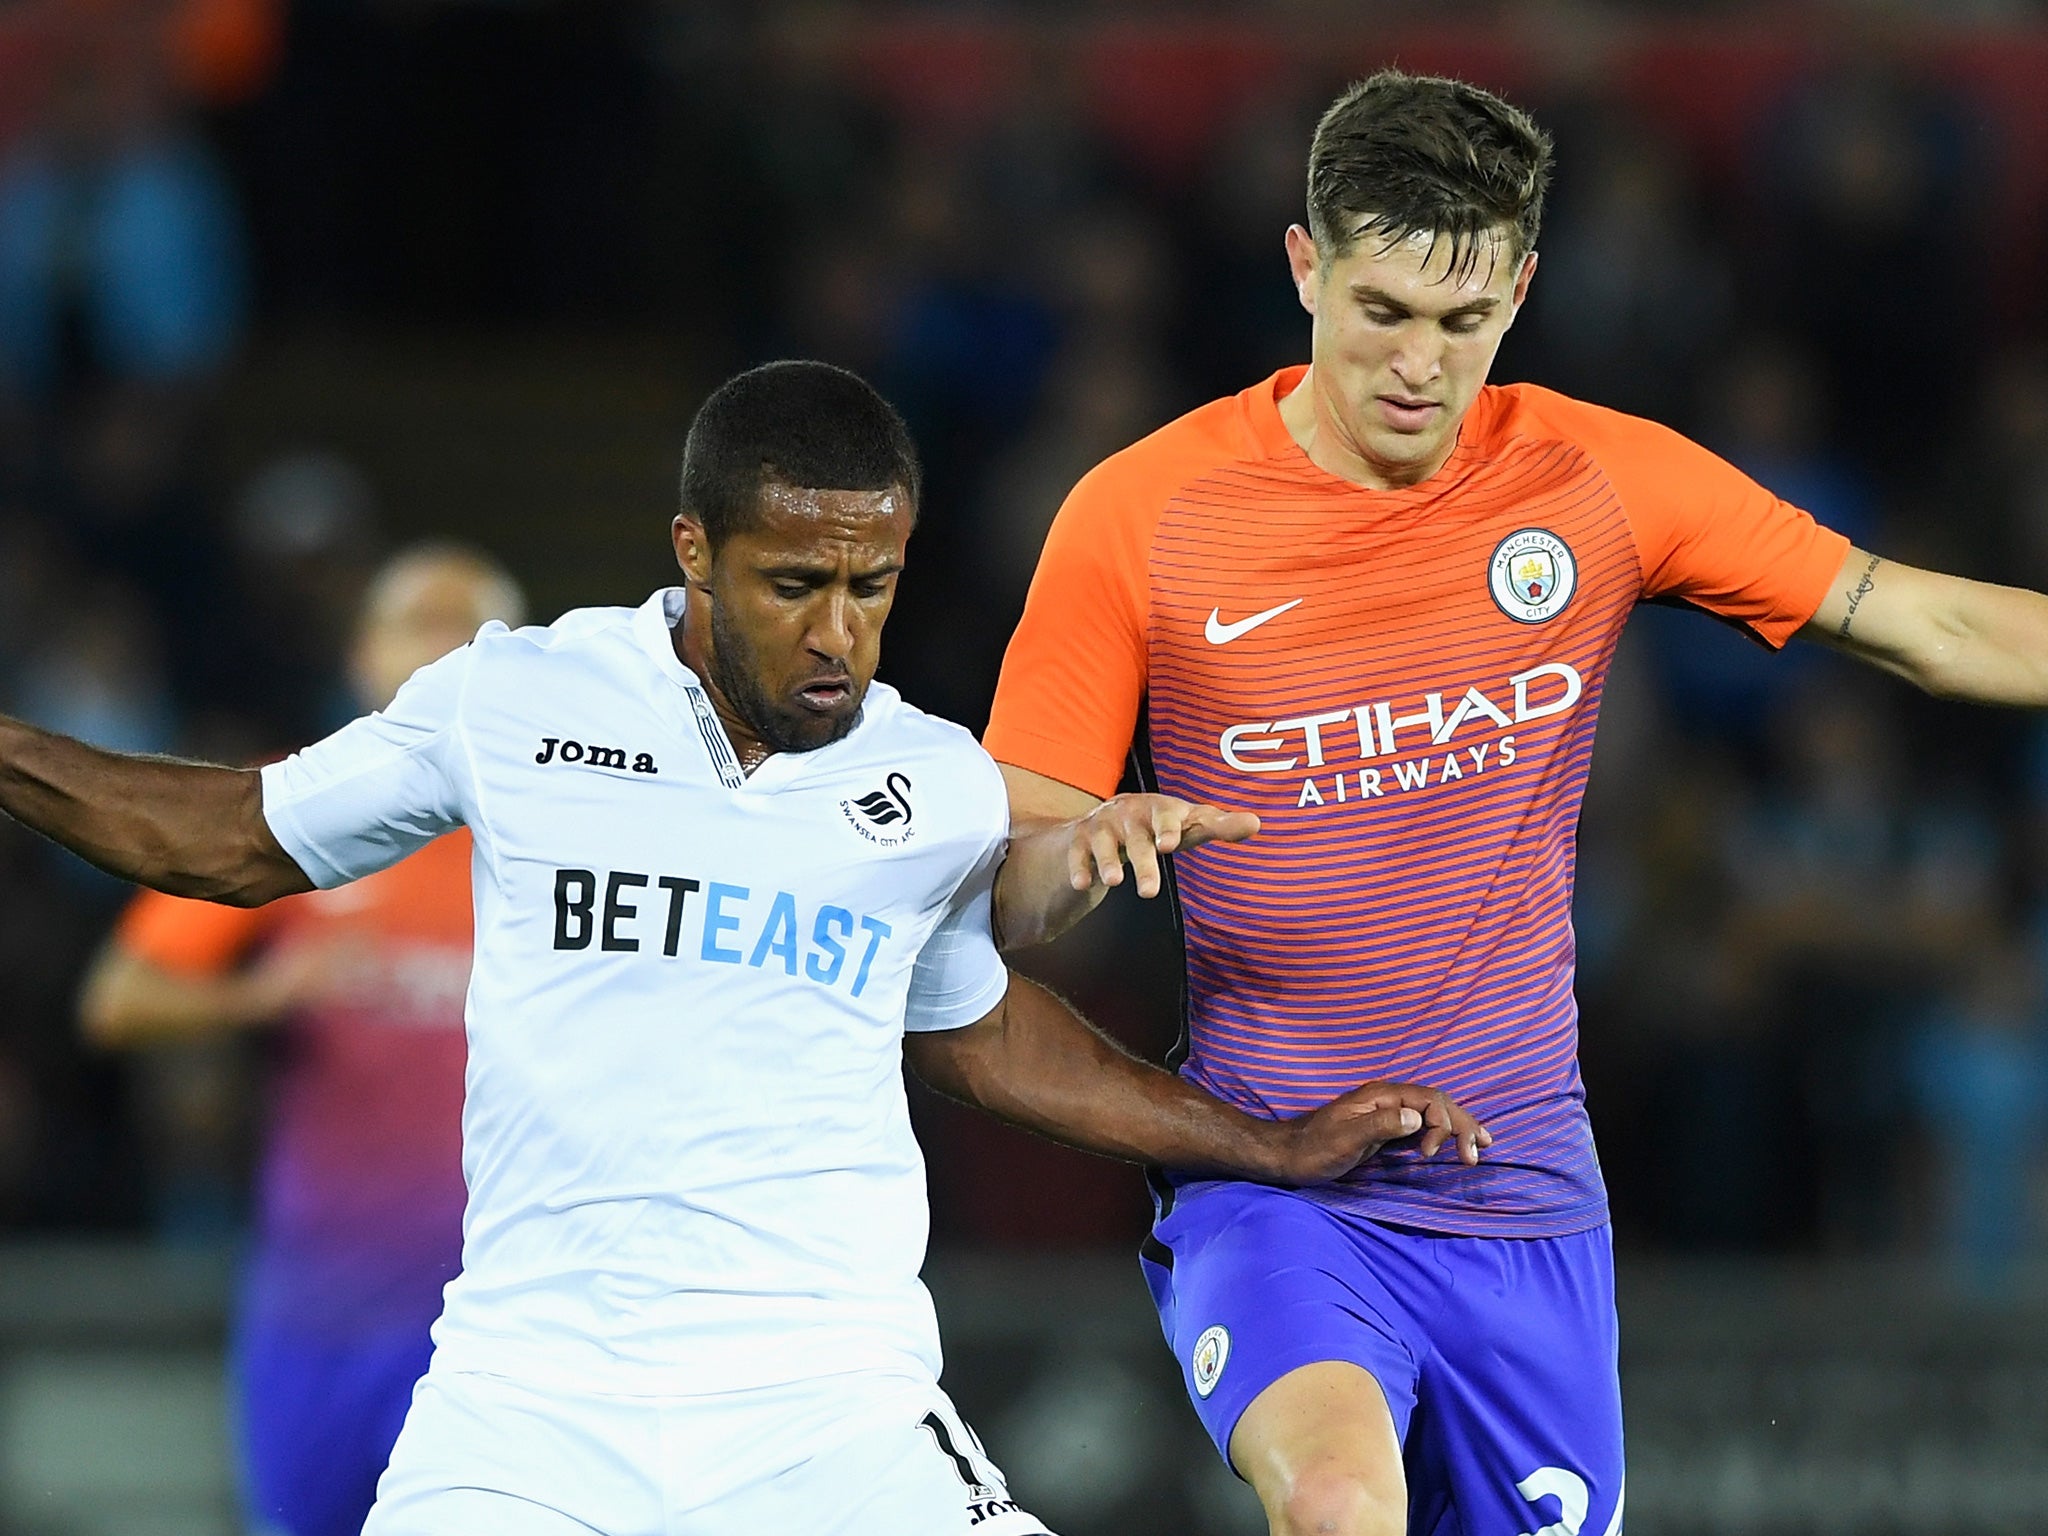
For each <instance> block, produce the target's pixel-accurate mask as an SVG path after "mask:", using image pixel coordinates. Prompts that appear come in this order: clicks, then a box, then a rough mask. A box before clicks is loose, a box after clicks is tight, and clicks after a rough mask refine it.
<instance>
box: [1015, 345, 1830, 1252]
mask: <svg viewBox="0 0 2048 1536" xmlns="http://www.w3.org/2000/svg"><path fill="white" fill-rule="evenodd" d="M1303 372H1304V370H1302V369H1299V368H1296V369H1290V370H1285V371H1283V372H1281V373H1279V374H1276V375H1275V376H1274V377H1273V378H1271V379H1268V380H1267V381H1265V382H1264V383H1262V384H1259V385H1257V386H1255V387H1254V388H1252V389H1249V390H1246V391H1245V392H1244V393H1243V394H1240V395H1237V396H1234V397H1231V398H1229V399H1225V400H1220V401H1217V402H1215V403H1213V404H1211V405H1208V406H1205V407H1203V408H1202V409H1200V410H1197V411H1194V412H1193V413H1191V414H1189V415H1187V416H1184V417H1182V418H1181V419H1180V420H1178V421H1175V422H1173V423H1171V424H1169V425H1168V426H1166V427H1164V428H1162V429H1160V430H1159V431H1158V432H1155V433H1154V434H1152V435H1151V436H1150V437H1147V438H1145V439H1143V440H1142V441H1141V442H1139V443H1137V444H1135V445H1134V446H1132V447H1130V448H1128V449H1125V450H1124V451H1123V452H1121V453H1119V454H1116V455H1114V456H1113V457H1111V458H1110V459H1108V460H1106V461H1105V462H1104V463H1102V464H1101V465H1099V466H1098V467H1097V468H1096V469H1094V470H1093V471H1091V472H1090V473H1089V474H1088V475H1087V477H1086V478H1084V479H1083V480H1082V481H1081V483H1080V484H1079V485H1078V486H1077V487H1076V488H1075V489H1074V491H1073V493H1072V495H1071V496H1070V497H1069V498H1068V500H1067V503H1066V505H1065V506H1064V507H1063V508H1062V509H1061V511H1060V514H1059V517H1058V518H1057V520H1056V521H1055V523H1054V525H1053V528H1052V531H1051V533H1050V535H1049V536H1048V538H1047V540H1046V545H1045V551H1044V554H1043V556H1042V557H1041V559H1040V562H1039V567H1038V571H1037V574H1036V576H1035V577H1034V579H1033V582H1032V587H1031V595H1030V599H1029V601H1028V603H1027V604H1026V607H1025V612H1024V618H1023V621H1022V623H1021V624H1020V625H1019V627H1018V630H1017V633H1016V635H1015V637H1014V638H1013V639H1012V641H1011V643H1010V649H1009V653H1008V655H1007V656H1006V658H1005V660H1004V664H1003V674H1002V682H1001V684H1000V686H999V688H998V690H997V694H996V701H995V708H994V712H993V716H992V718H991V721H990V724H989V729H988V735H987V740H986V745H987V747H988V750H989V752H990V753H991V754H992V755H993V756H994V757H996V758H997V759H998V760H999V761H1001V762H1005V763H1011V764H1014V765H1016V766H1018V767H1020V768H1025V769H1029V770H1030V771H1032V772H1034V773H1039V774H1043V775H1045V776H1047V777H1049V778H1053V779H1057V780H1060V781H1062V782H1064V783H1067V784H1071V785H1075V786H1077V787H1079V788H1081V789H1085V790H1087V791H1089V792H1090V793H1093V794H1096V795H1103V796H1107V795H1109V794H1111V793H1113V792H1114V790H1115V788H1116V785H1117V782H1118V780H1119V778H1120V776H1121V774H1122V771H1123V764H1124V762H1125V759H1126V757H1127V755H1128V753H1129V752H1130V750H1131V748H1132V746H1133V739H1134V736H1136V735H1137V733H1138V731H1139V729H1140V724H1139V722H1140V712H1141V706H1142V711H1143V722H1144V723H1143V730H1144V735H1145V740H1144V742H1143V746H1144V748H1145V750H1146V755H1147V756H1148V757H1149V761H1150V771H1151V776H1152V778H1153V780H1154V784H1155V787H1157V788H1158V789H1159V790H1161V791H1162V792H1164V793H1167V794H1172V795H1179V796H1182V797H1185V798H1187V799H1190V800H1196V801H1207V802H1211V803H1215V804H1219V805H1223V806H1228V807H1234V808H1242V809H1246V810H1252V811H1256V812H1257V813H1258V814H1259V816H1260V818H1261V821H1262V823H1263V826H1262V830H1261V831H1260V833H1259V835H1258V836H1257V837H1256V838H1254V839H1253V840H1252V841H1250V842H1248V843H1244V844H1239V845H1235V846H1222V845H1212V846H1209V847H1205V848H1201V849H1198V850H1195V851H1193V852H1188V853H1183V854H1180V855H1178V856H1176V857H1175V859H1174V861H1173V863H1174V875H1175V890H1176V895H1177V898H1178V908H1179V913H1180V919H1181V925H1182V933H1183V939H1184V942H1185V945H1186V951H1187V971H1188V1020H1187V1028H1188V1034H1187V1039H1186V1042H1185V1051H1186V1055H1185V1060H1184V1062H1183V1064H1182V1071H1183V1072H1184V1073H1186V1074H1187V1075H1188V1076H1189V1077H1191V1078H1192V1079H1193V1080H1194V1081H1196V1082H1197V1083H1200V1084H1201V1085H1202V1086H1203V1087H1205V1088H1207V1089H1209V1090H1210V1091H1211V1092H1213V1093H1216V1094H1218V1095H1220V1096H1221V1097H1223V1098H1225V1099H1227V1100H1229V1101H1230V1102H1231V1103H1233V1104H1236V1105H1238V1106H1240V1107H1242V1108H1244V1109H1246V1110H1249V1111H1251V1112H1253V1113H1256V1114H1261V1115H1266V1116H1283V1115H1292V1114H1299V1113H1302V1112H1304V1111H1307V1110H1309V1109H1312V1108H1314V1107H1315V1106H1317V1105H1319V1104H1323V1103H1326V1102H1328V1101H1329V1100H1330V1099H1332V1098H1334V1097H1336V1096H1337V1095H1338V1094H1339V1093H1341V1092H1343V1091H1344V1090H1346V1089H1348V1088H1351V1087H1353V1086H1354V1085H1356V1084H1358V1083H1360V1082H1364V1081H1368V1080H1370V1079H1375V1078H1389V1079H1397V1080H1403V1081H1409V1082H1418V1083H1426V1084H1429V1085H1430V1086H1432V1087H1436V1088H1440V1089H1442V1090H1443V1091H1444V1092H1446V1093H1449V1094H1450V1095H1452V1096H1453V1097H1454V1098H1456V1099H1458V1100H1459V1101H1461V1102H1462V1103H1463V1104H1464V1105H1465V1106H1466V1107H1467V1108H1468V1109H1470V1110H1471V1111H1472V1112H1473V1113H1474V1114H1475V1115H1477V1116H1478V1117H1479V1118H1480V1119H1482V1120H1484V1121H1485V1122H1486V1123H1487V1125H1488V1126H1489V1127H1490V1128H1491V1129H1492V1131H1493V1134H1494V1138H1495V1139H1494V1143H1493V1146H1492V1148H1491V1150H1490V1151H1489V1152H1488V1154H1487V1157H1486V1160H1485V1161H1484V1162H1483V1163H1482V1164H1481V1165H1480V1166H1479V1167H1477V1168H1473V1169H1467V1168H1464V1167H1461V1166H1459V1165H1458V1164H1457V1163H1456V1162H1455V1161H1454V1160H1450V1159H1439V1160H1438V1161H1436V1162H1432V1163H1430V1164H1426V1165H1425V1164H1422V1163H1420V1162H1419V1161H1418V1160H1417V1159H1416V1158H1415V1157H1414V1156H1413V1155H1412V1154H1411V1153H1404V1152H1403V1151H1401V1150H1400V1149H1398V1148H1397V1149H1392V1150H1390V1151H1389V1152H1386V1153H1382V1154H1381V1155H1380V1156H1378V1157H1375V1158H1374V1159H1372V1160H1371V1161H1370V1162H1368V1163H1367V1164H1366V1165H1364V1166H1363V1167H1361V1168H1360V1169H1359V1170H1357V1171H1356V1172H1355V1173H1354V1174H1352V1175H1351V1176H1350V1177H1348V1178H1347V1179H1345V1180H1342V1181H1340V1182H1338V1183H1335V1184H1332V1185H1328V1186H1325V1187H1324V1188H1323V1189H1322V1190H1320V1191H1318V1192H1317V1193H1318V1196H1319V1197H1320V1198H1323V1199H1326V1200H1328V1201H1330V1202H1331V1203H1333V1204H1337V1205H1341V1206H1344V1207H1346V1208H1349V1209H1353V1210H1359V1211H1362V1212H1363V1213H1365V1214H1368V1215H1372V1216H1377V1217H1382V1218H1384V1219H1387V1220H1392V1221H1400V1222H1405V1223H1409V1224H1411V1225H1415V1226H1418V1227H1424V1228H1428V1229H1431V1230H1435V1231H1442V1232H1453V1233H1465V1234H1472V1235H1496V1236H1555V1235H1561V1234H1564V1233H1568V1232H1574V1231H1580V1230H1583V1229H1585V1228H1588V1227H1591V1226H1595V1225H1597V1224H1599V1223H1600V1222H1601V1221H1603V1220H1605V1218H1606V1195H1605V1191H1604V1189H1603V1187H1602V1185H1601V1182H1600V1174H1599V1165H1598V1163H1597V1161H1596V1159H1595V1156H1594V1151H1593V1141H1592V1134H1591V1131H1590V1129H1589V1127H1588V1124H1587V1121H1586V1115H1585V1107H1584V1101H1585V1090H1584V1087H1583V1085H1582V1083H1581V1080H1580V1076H1579V1070H1578V1062H1577V1045H1578V1009H1577V1004H1576V1002H1575V1001H1574V998H1573V994H1572V968H1573V957H1574V945H1573V936H1572V926H1571V897H1572V876H1573V864H1574V857H1575V853H1576V836H1575V833H1576V827H1577V824H1578V817H1579V805H1580V801H1581V799H1582V798H1583V796H1584V793H1585V783H1586V770H1587V765H1588V760H1589V758H1590V755H1591V752H1592V747H1593V726H1594V718H1595V715H1596V712H1597V711H1598V708H1599V703H1600V694H1601V687H1602V684H1603V682H1604V680H1605V677H1606V673H1607V668H1608V664H1609V662H1610V661H1611V660H1612V658H1613V655H1614V648H1615V644H1616V642H1617V641H1618V640H1619V638H1620V635H1621V629H1622V625H1623V623H1624V621H1625V620H1626V619H1627V617H1628V615H1629V612H1630V610H1631V609H1632V608H1633V607H1634V606H1635V605H1636V603H1638V602H1640V601H1643V600H1645V599H1650V598H1661V599H1664V600H1666V601H1673V602H1682V603H1687V604H1690V605H1693V606H1696V607H1699V608H1702V609H1705V610H1708V611H1710V612H1712V613H1714V614H1717V615H1719V616H1720V617H1722V618H1724V619H1726V620H1729V621H1731V622H1733V623H1735V624H1738V625H1740V626H1742V627H1744V628H1746V629H1747V630H1748V631H1750V632H1751V633H1752V634H1754V635H1755V636H1756V637H1757V638H1759V639H1760V640H1763V641H1765V642H1767V643H1768V644H1771V645H1774V646H1776V645H1782V644H1783V643H1784V642H1785V641H1786V639H1788V638H1789V637H1790V636H1791V634H1792V633H1793V632H1794V631H1795V630H1797V629H1798V628H1799V627H1800V625H1802V624H1803V623H1805V622H1806V620H1807V619H1809V618H1810V617H1811V616H1812V615H1813V612H1814V610H1815V609H1816V608H1818V607H1819V605H1820V601H1821V598H1822V596H1823V594H1824V593H1825V591H1826V589H1827V585H1828V583H1829V581H1830V580H1831V578H1832V577H1833V576H1834V575H1835V573H1836V571H1837V570H1838V568H1839V567H1840V565H1841V562H1842V560H1843V558H1844V556H1845V554H1846V552H1847V549H1848V545H1847V541H1846V540H1844V539H1843V538H1842V537H1841V536H1840V535H1838V534H1835V533H1832V532H1829V531H1828V530H1826V529H1824V528H1821V527H1820V526H1819V525H1818V524H1816V523H1815V522H1814V521H1813V519H1812V518H1811V517H1809V516H1808V515H1807V514H1806V513H1804V512H1802V511H1800V510H1798V509H1797V508H1795V507H1792V506H1790V505H1788V504H1787V503H1785V502H1783V501H1780V500H1779V499H1777V498H1776V497H1774V496H1773V495H1771V494H1770V493H1769V492H1768V491H1766V490H1764V489H1763V488H1762V487H1760V486H1758V485H1757V484H1756V483H1755V482H1754V481H1752V480H1750V479H1748V478H1747V477H1746V476H1744V475H1743V474H1742V473H1741V472H1739V471H1738V470H1736V469H1734V468H1733V467H1732V466H1730V465H1728V464H1726V463H1724V462H1723V461H1721V460H1720V459H1718V458H1716V457H1715V456H1714V455H1712V454H1711V453H1708V452H1707V451H1706V450H1705V449H1703V448H1700V447H1698V446H1697V445H1695V444H1693V443H1691V442H1689V441H1687V440H1686V439H1685V438H1683V437H1681V436H1679V435H1678V434H1676V433H1674V432H1671V431H1668V430H1666V429H1665V428H1662V427H1659V426H1656V425H1654V424H1652V423H1649V422H1646V421H1642V420H1638V419H1636V418H1633V417H1629V416H1624V415H1621V414H1618V413H1616V412H1614V411H1609V410H1604V409H1601V408H1599V407H1596V406H1591V405H1586V404H1583V403H1581V402H1578V401H1574V400H1570V399H1567V398H1565V397H1563V396H1561V395H1557V394H1554V393H1552V392H1550V391H1548V390H1543V389H1537V388H1533V387H1530V386H1526V385H1511V386H1507V387H1488V388H1486V389H1484V390H1482V391H1481V392H1480V395H1479V398H1478V399H1477V400H1476V401H1475V402H1474V404H1473V406H1472V409H1471V411H1470V412H1469V413H1468V414H1467V416H1466V418H1465V420H1464V422H1463V424H1462V426H1461V429H1460V433H1459V438H1458V443H1457V446H1456V448H1455V449H1454V450H1453V451H1452V454H1451V457H1450V459H1449V460H1448V462H1446V463H1445V465H1444V466H1443V468H1442V469H1440V470H1439V471H1438V472H1437V473H1436V474H1435V475H1433V476H1431V477H1430V478H1429V479H1428V480H1427V481H1425V482H1424V483H1422V484H1420V485H1417V486H1413V487H1408V488H1403V489H1398V490H1386V491H1382V490H1372V489H1368V488H1365V487H1362V486H1358V485H1355V484H1352V483H1351V482H1349V481H1346V480H1342V479H1340V478H1338V477H1336V476H1334V475H1331V474H1329V473H1327V472H1326V471H1324V470H1322V469H1320V468H1318V467H1317V466H1316V465H1315V464H1314V463H1313V462H1311V461H1310V459H1309V458H1308V456H1307V455H1306V454H1305V453H1304V452H1303V451H1302V449H1301V448H1300V447H1299V446H1298V445H1297V444H1296V443H1295V442H1294V440H1293V439H1292V437H1290V436H1289V434H1288V432H1287V429H1286V427H1285V425H1284V424H1283V423H1282V421H1281V419H1280V414H1279V408H1278V405H1279V401H1280V400H1281V399H1282V398H1284V397H1285V396H1286V395H1287V393H1288V392H1289V391H1291V390H1292V389H1293V388H1295V387H1296V386H1297V385H1298V384H1299V383H1300V382H1301V379H1302V377H1303Z"/></svg>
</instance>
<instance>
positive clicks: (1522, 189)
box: [1308, 69, 1551, 270]
mask: <svg viewBox="0 0 2048 1536" xmlns="http://www.w3.org/2000/svg"><path fill="white" fill-rule="evenodd" d="M1550 161H1551V149H1550V136H1549V135H1548V134H1546V133H1545V132H1544V131H1543V130H1542V129H1541V128H1538V127H1537V126H1536V123H1535V120H1534V119H1533V118H1531V117H1530V116H1529V114H1528V113H1526V112H1524V111H1522V110H1521V109H1520V108H1519V107H1512V106H1509V105H1508V104H1507V103H1506V102H1505V101H1502V100H1501V99H1500V98H1499V97H1498V96H1496V95H1494V94H1493V93H1492V92H1490V91H1482V90H1481V89H1479V87H1478V86H1476V85H1467V84H1466V83H1465V82H1464V81H1462V80H1447V79H1444V78H1442V77H1440V76H1436V75H1406V74H1403V73H1401V71H1399V70H1397V69H1383V70H1381V71H1380V72H1379V73H1378V74H1376V75H1374V76H1372V77H1371V78H1370V79H1368V80H1361V81H1359V82H1357V83H1356V84H1355V85H1352V86H1351V87H1349V88H1348V89H1347V90H1346V91H1345V92H1344V94H1343V95H1341V96H1339V97H1338V98H1337V99H1336V101H1335V102H1333V103H1331V106H1330V109H1329V111H1327V112H1325V113H1324V114H1323V117H1322V121H1321V122H1319V123H1317V124H1316V134H1315V138H1314V140H1313V141H1312V142H1311V144H1310V146H1309V152H1308V227H1309V233H1311V234H1312V235H1314V236H1315V241H1316V244H1317V246H1318V247H1320V248H1321V249H1322V250H1324V251H1326V252H1328V253H1329V254H1331V255H1336V256H1342V255H1344V254H1345V253H1346V252H1348V251H1349V250H1350V249H1351V246H1352V244H1353V243H1354V241H1356V240H1357V238H1358V237H1359V236H1360V235H1367V234H1369V235H1372V236H1375V237H1376V238H1379V239H1382V240H1384V241H1385V242H1386V243H1387V244H1389V245H1392V244H1394V243H1395V242H1397V241H1400V240H1404V239H1406V238H1407V237H1408V236H1409V235H1411V234H1414V233H1415V232H1416V231H1418V230H1427V231H1428V232H1429V234H1430V235H1431V236H1432V237H1433V238H1434V239H1447V240H1450V241H1452V242H1453V244H1454V248H1455V251H1456V261H1455V262H1454V269H1457V270H1470V267H1471V264H1472V262H1473V261H1475V260H1476V259H1477V258H1478V255H1479V250H1480V247H1481V244H1482V242H1483V241H1484V240H1485V237H1486V235H1487V234H1488V232H1489V231H1492V230H1495V229H1503V228H1504V229H1506V230H1507V231H1509V236H1510V239H1511V241H1512V242H1513V245H1514V255H1515V258H1516V260H1520V259H1521V257H1523V256H1524V255H1526V254H1527V253H1528V252H1530V251H1532V250H1534V249H1535V248H1536V231H1537V228H1538V227H1539V226H1540V225H1541V224H1542V222H1543V193H1544V189H1545V188H1546V187H1547V186H1548V184H1549V181H1550Z"/></svg>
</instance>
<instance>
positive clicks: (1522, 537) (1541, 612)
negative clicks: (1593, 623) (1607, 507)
mask: <svg viewBox="0 0 2048 1536" xmlns="http://www.w3.org/2000/svg"><path fill="white" fill-rule="evenodd" d="M1487 585H1488V586H1489V587H1490V588H1491V589H1492V591H1493V600H1494V602H1495V603H1496V604H1497V605H1498V606H1499V608H1500V611H1501V612H1502V613H1504V614H1506V615H1507V616H1508V617H1509V618H1511V619H1513V620H1514V621H1515V622H1516V623H1517V624H1541V623H1542V622H1543V621H1544V620H1545V619H1552V618H1555V617H1556V616H1557V615H1558V614H1559V613H1561V612H1563V611H1564V605H1565V604H1566V603H1568V602H1570V601H1571V600H1572V593H1573V592H1574V591H1576V590H1577V589H1578V585H1579V567H1578V562H1577V561H1575V560H1573V559H1572V551H1571V546H1570V545H1569V544H1567V543H1565V541H1564V540H1563V539H1560V538H1559V537H1558V536H1557V535H1556V534H1554V533H1552V532H1551V531H1550V530H1549V529H1547V528H1523V529H1521V530H1519V531H1518V532H1515V533H1511V534H1509V535H1508V536H1507V537H1506V538H1504V539H1502V540H1501V541H1500V543H1499V545H1498V546H1496V547H1495V549H1494V551H1493V559H1492V560H1491V561H1490V562H1489V563H1488V566H1487Z"/></svg>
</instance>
